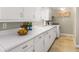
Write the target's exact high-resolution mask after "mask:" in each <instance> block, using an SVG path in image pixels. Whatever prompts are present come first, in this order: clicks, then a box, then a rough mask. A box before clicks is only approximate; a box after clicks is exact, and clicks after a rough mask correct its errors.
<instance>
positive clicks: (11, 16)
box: [1, 7, 23, 21]
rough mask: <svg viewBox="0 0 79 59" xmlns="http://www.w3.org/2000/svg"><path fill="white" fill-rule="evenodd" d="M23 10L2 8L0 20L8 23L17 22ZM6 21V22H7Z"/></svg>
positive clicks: (19, 8)
mask: <svg viewBox="0 0 79 59" xmlns="http://www.w3.org/2000/svg"><path fill="white" fill-rule="evenodd" d="M22 13H23V8H21V7H2V8H1V18H2V19H3V20H5V19H7V20H8V21H18V20H20V19H22V17H23V16H22V15H23V14H22ZM7 20H6V21H7Z"/></svg>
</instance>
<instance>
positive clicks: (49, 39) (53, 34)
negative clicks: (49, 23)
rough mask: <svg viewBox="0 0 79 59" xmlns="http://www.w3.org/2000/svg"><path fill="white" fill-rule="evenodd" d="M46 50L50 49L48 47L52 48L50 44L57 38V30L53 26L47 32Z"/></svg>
mask: <svg viewBox="0 0 79 59" xmlns="http://www.w3.org/2000/svg"><path fill="white" fill-rule="evenodd" d="M44 35H45V38H44V39H45V51H48V49H49V48H50V46H51V45H52V43H53V42H54V40H55V38H56V32H55V29H54V28H52V29H50V30H49V31H47V32H46V33H45V34H44Z"/></svg>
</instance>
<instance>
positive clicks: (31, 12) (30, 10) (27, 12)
mask: <svg viewBox="0 0 79 59" xmlns="http://www.w3.org/2000/svg"><path fill="white" fill-rule="evenodd" d="M35 9H36V8H35V7H24V19H26V20H27V21H33V20H34V18H35Z"/></svg>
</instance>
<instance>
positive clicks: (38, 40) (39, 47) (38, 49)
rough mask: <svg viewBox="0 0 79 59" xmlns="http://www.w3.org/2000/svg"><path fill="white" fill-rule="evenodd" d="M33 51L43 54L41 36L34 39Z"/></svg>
mask: <svg viewBox="0 0 79 59" xmlns="http://www.w3.org/2000/svg"><path fill="white" fill-rule="evenodd" d="M34 49H35V51H36V52H44V40H43V36H42V35H39V36H38V37H36V38H35V39H34Z"/></svg>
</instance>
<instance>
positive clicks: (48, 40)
mask: <svg viewBox="0 0 79 59" xmlns="http://www.w3.org/2000/svg"><path fill="white" fill-rule="evenodd" d="M55 38H56V27H53V28H52V29H49V30H47V31H46V32H44V33H41V34H39V35H38V36H36V37H34V38H33V39H31V40H30V41H27V42H25V43H23V44H21V45H19V46H18V47H16V48H14V49H12V50H10V51H11V52H45V51H48V49H49V48H50V47H51V45H52V43H53V42H54V40H55Z"/></svg>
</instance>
